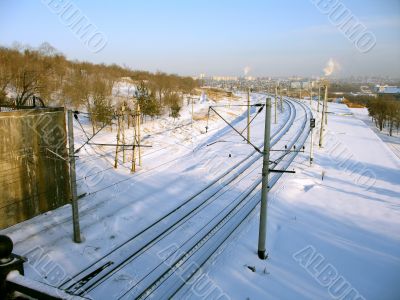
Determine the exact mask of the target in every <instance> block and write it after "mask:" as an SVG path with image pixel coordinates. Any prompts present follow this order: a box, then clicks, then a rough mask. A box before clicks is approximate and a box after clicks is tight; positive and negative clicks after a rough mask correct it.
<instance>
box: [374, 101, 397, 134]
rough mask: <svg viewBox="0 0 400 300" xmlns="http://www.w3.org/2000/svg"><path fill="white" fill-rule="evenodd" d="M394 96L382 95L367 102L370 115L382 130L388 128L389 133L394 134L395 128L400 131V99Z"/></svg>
mask: <svg viewBox="0 0 400 300" xmlns="http://www.w3.org/2000/svg"><path fill="white" fill-rule="evenodd" d="M395 99H396V98H395V97H393V96H380V97H378V98H376V99H373V100H370V101H369V102H368V103H367V108H368V112H369V115H370V116H371V117H372V119H373V120H374V122H375V125H376V127H378V128H379V130H380V131H382V130H383V128H386V127H387V128H388V130H389V135H390V136H392V135H393V130H394V129H396V130H397V131H399V127H400V101H398V100H395Z"/></svg>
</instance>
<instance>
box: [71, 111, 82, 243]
mask: <svg viewBox="0 0 400 300" xmlns="http://www.w3.org/2000/svg"><path fill="white" fill-rule="evenodd" d="M68 145H69V176H70V187H71V196H72V223H73V229H74V242H75V243H81V242H82V240H81V231H80V228H79V207H78V191H77V188H76V173H75V149H74V124H73V116H72V111H71V110H68Z"/></svg>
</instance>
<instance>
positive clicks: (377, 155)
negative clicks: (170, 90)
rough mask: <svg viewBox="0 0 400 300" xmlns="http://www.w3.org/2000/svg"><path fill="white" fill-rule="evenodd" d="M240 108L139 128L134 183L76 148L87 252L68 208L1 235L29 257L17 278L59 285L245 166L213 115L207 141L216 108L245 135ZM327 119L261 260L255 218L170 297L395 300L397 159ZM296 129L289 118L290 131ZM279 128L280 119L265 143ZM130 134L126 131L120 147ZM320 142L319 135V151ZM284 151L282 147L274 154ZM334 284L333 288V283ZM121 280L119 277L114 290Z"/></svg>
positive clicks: (279, 190)
mask: <svg viewBox="0 0 400 300" xmlns="http://www.w3.org/2000/svg"><path fill="white" fill-rule="evenodd" d="M203 100H205V99H203ZM260 101H262V102H263V101H264V96H262V95H252V102H253V103H257V102H260ZM243 103H245V95H242V98H241V99H238V100H236V101H234V102H232V101H228V100H222V101H220V102H218V103H215V102H213V101H211V100H208V101H200V102H198V103H196V104H195V106H194V110H195V116H194V120H195V121H194V122H193V124H192V120H191V106H190V105H188V106H185V107H184V109H183V111H182V117H181V118H179V119H176V120H173V119H172V118H169V117H163V118H161V119H158V120H154V121H148V122H146V123H145V124H143V127H142V130H143V132H142V144H144V145H149V146H152V147H151V148H143V149H142V154H143V163H142V166H141V167H138V171H137V173H135V174H131V173H130V166H131V163H130V158H131V152H132V151H131V150H127V151H126V162H125V163H123V161H122V153H120V156H119V162H120V165H119V167H118V169H117V170H115V169H114V168H113V164H114V155H115V148H108V147H99V146H85V148H84V149H83V150H81V152H80V153H79V158H78V160H77V178H78V187H79V194H83V193H86V197H84V198H82V199H81V200H80V203H79V206H80V221H81V231H82V236H83V238H84V242H83V243H81V244H75V243H73V242H72V240H71V239H72V225H71V208H70V206H68V205H67V206H65V207H62V208H60V209H57V210H55V211H52V212H48V213H46V214H44V215H41V216H38V217H36V218H34V219H32V220H29V221H27V222H24V223H22V224H18V225H16V226H13V227H11V228H8V229H6V230H3V231H2V233H3V234H8V235H10V237H11V238H12V239H13V241H14V243H15V248H14V249H15V250H14V252H15V253H17V254H20V255H25V256H27V257H28V259H29V261H28V263H26V264H25V271H26V276H27V277H29V278H31V279H34V280H38V281H41V282H43V283H45V284H49V285H52V286H59V285H60V284H61V283H62V282H64V281H66V280H67V279H68V278H69V277H71V276H73V275H74V274H76V273H77V272H79V271H80V270H82V269H83V268H85V267H87V266H88V265H90V264H91V263H93V262H95V261H97V260H98V259H99V258H101V257H103V256H104V255H105V254H107V253H109V252H110V251H111V250H112V249H115V248H117V247H118V246H119V245H121V244H122V243H124V242H125V241H126V240H127V239H129V238H130V237H131V236H133V235H134V234H135V233H137V232H140V231H141V230H142V229H143V228H145V227H146V226H148V225H149V224H151V223H152V222H153V221H154V220H156V219H158V218H159V217H161V216H163V215H164V214H165V213H166V212H169V211H171V210H173V209H174V208H175V207H177V206H179V205H180V204H181V203H183V202H184V201H185V200H186V199H188V198H189V197H191V196H193V195H194V194H196V192H197V191H200V190H201V189H202V188H203V187H205V186H206V185H207V184H209V182H211V181H212V180H213V179H216V178H218V176H220V175H221V174H223V173H224V171H226V170H227V169H229V168H230V167H232V166H233V165H235V164H236V163H238V162H239V161H241V160H242V159H243V158H244V157H246V156H247V155H249V153H251V152H252V151H253V148H252V147H250V146H249V145H248V144H247V143H246V142H244V141H243V139H242V138H240V137H238V135H237V134H236V133H234V132H233V131H232V130H231V129H230V128H229V126H227V125H226V124H225V123H224V122H223V121H222V120H221V119H220V118H218V117H216V116H215V114H211V116H210V120H209V124H208V127H209V129H208V131H207V132H206V130H205V127H206V125H207V113H208V106H209V105H214V104H216V105H225V104H226V105H231V106H230V107H229V106H228V107H224V108H218V111H219V112H220V113H221V114H222V116H223V117H225V118H227V119H228V120H229V121H230V122H231V123H232V124H233V125H234V126H235V127H236V128H238V129H239V130H242V129H244V127H245V122H246V107H241V106H234V105H235V104H243ZM305 103H308V101H305ZM256 111H257V110H256V109H255V108H254V109H253V110H252V116H255V115H256ZM329 111H332V112H333V113H334V114H330V115H329V121H328V122H329V124H328V133H327V136H326V140H325V141H326V145H325V147H324V148H323V149H318V148H317V147H315V162H314V165H313V166H312V167H310V166H309V162H308V149H306V153H300V154H299V155H298V157H297V158H296V160H295V161H294V163H293V167H294V168H295V170H296V171H297V173H296V174H286V175H284V176H283V177H282V178H281V179H280V181H279V182H278V184H276V185H275V186H274V187H273V189H272V190H271V192H270V195H269V219H268V239H267V244H268V247H267V248H268V252H269V259H268V260H267V261H260V260H259V259H258V258H257V236H258V215H257V214H256V213H254V214H253V215H252V217H251V218H250V219H249V220H248V222H246V223H245V224H244V225H242V226H241V228H240V230H239V232H238V234H236V235H234V236H233V237H232V238H231V239H230V240H229V242H228V243H226V244H225V246H224V247H223V249H221V252H220V254H219V255H217V256H215V257H214V258H213V259H212V260H211V261H210V263H208V264H206V265H204V267H203V269H202V272H203V273H204V274H205V275H206V276H207V278H206V277H204V278H205V279H206V280H203V282H201V281H200V282H199V281H197V282H196V284H195V285H190V284H188V285H187V288H186V289H184V290H183V291H182V292H181V293H180V294H179V295H177V298H180V297H184V296H185V297H189V298H203V299H209V298H212V297H215V296H218V297H221V298H220V299H227V298H231V299H247V298H249V299H330V298H335V297H333V296H334V295H331V294H330V292H331V293H333V294H334V293H335V292H336V294H337V295H336V296H340V295H339V294H340V289H339V288H340V286H341V283H343V284H344V288H346V289H345V291H343V293H342V294H343V295H345V294H346V293H348V291H352V292H351V293H352V294H351V293H350V294H349V297H348V298H347V299H356V297H353V298H351V296H352V295H361V296H362V297H364V298H365V299H397V298H396V296H398V295H400V289H399V286H398V285H397V284H396V283H397V281H398V278H400V259H399V253H400V211H399V201H400V200H399V199H400V185H399V184H400V176H399V170H400V163H399V160H398V159H397V157H395V156H394V155H393V153H392V152H391V151H390V150H389V149H388V148H387V147H386V146H385V144H384V143H383V142H382V141H381V140H380V139H379V138H378V137H377V136H376V135H375V134H374V132H372V131H371V130H370V129H369V128H368V127H367V126H366V125H365V124H364V123H363V122H362V121H360V120H358V119H357V118H355V117H353V116H351V115H349V112H350V111H349V110H348V109H347V107H346V106H344V105H341V104H331V105H330V109H329ZM263 117H264V113H262V114H260V115H259V116H258V117H257V118H256V119H255V121H254V123H253V124H252V132H251V136H252V141H254V143H255V144H257V145H260V144H261V142H262V138H263V130H264V119H263ZM79 119H80V120H81V122H82V123H83V126H84V128H85V131H87V132H90V125H89V124H88V121H87V119H85V117H84V116H83V115H80V116H79ZM300 119H301V115H298V116H297V117H296V120H297V121H299V120H300ZM286 122H288V111H287V110H285V111H284V112H283V113H282V114H280V115H279V120H278V123H277V124H273V126H272V132H276V131H277V129H278V128H280V127H281V126H283V125H284V124H285V123H286ZM132 132H133V131H132V129H131V128H130V129H127V131H126V135H127V140H128V142H129V141H131V140H132ZM75 133H76V140H77V144H79V143H82V142H83V141H84V140H85V134H84V132H83V131H82V130H81V129H80V126H79V125H78V124H75ZM115 135H116V132H115V127H114V129H113V131H112V132H111V131H110V130H109V129H106V130H105V131H103V132H101V133H100V134H99V135H98V136H97V137H96V138H95V139H94V140H93V142H97V143H100V142H101V143H113V142H115ZM317 136H318V132H317V131H316V132H315V139H314V141H315V142H316V143H317V140H318V139H317ZM289 142H290V140H283V141H282V142H281V143H280V144H279V145H278V147H283V146H284V145H285V143H286V144H287V143H289ZM307 148H308V147H307ZM274 155H275V154H274ZM257 170H258V169H257ZM257 170H254V172H255V173H254V174H250V175H251V176H253V177H251V176H250V177H249V178H248V180H256V179H255V178H256V177H259V172H260V171H261V169H260V170H259V171H257ZM322 176H323V177H324V179H323V180H322ZM251 178H253V179H251ZM248 183H249V182H248V181H246V184H248ZM246 184H244V182H242V183H240V182H239V183H238V184H237V186H236V187H235V188H236V190H237V192H238V193H239V192H241V191H243V190H245V189H246ZM231 192H232V191H231ZM191 226H196V224H191ZM222 250H223V251H222ZM123 254H124V253H121V255H123ZM154 259H156V258H154ZM146 267H147V265H143V269H145V268H146ZM253 267H254V269H253ZM250 269H253V270H254V272H253V271H252V270H250ZM334 275H335V278H339V280H338V281H337V282H336V284H335V282H334V280H333V279H334V278H333V277H334ZM340 276H341V277H340ZM125 277H126V276H125V275H124V274H121V275H120V276H119V277H116V278H115V279H114V282H113V283H115V284H116V283H117V282H118V281H124V280H127V279H126V278H125ZM202 283H203V284H204V285H203V286H202V285H201V284H202ZM105 292H107V291H105ZM110 293H111V292H110ZM111 294H112V293H111ZM112 295H113V294H112ZM221 295H222V296H221ZM104 297H105V298H104V299H111V298H112V297H111V296H110V294H104ZM336 298H340V297H336Z"/></svg>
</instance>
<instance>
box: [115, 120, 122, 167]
mask: <svg viewBox="0 0 400 300" xmlns="http://www.w3.org/2000/svg"><path fill="white" fill-rule="evenodd" d="M117 120H118V121H117V123H118V128H117V146H116V147H115V161H114V168H115V169H116V168H118V151H119V149H118V148H119V147H118V146H119V138H120V130H121V128H120V125H121V124H120V115H119V114H118V112H117Z"/></svg>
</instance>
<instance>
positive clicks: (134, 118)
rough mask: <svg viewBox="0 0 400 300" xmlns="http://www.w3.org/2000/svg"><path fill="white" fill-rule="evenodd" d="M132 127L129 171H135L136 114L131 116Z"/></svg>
mask: <svg viewBox="0 0 400 300" xmlns="http://www.w3.org/2000/svg"><path fill="white" fill-rule="evenodd" d="M132 127H133V146H132V165H131V173H135V172H136V147H135V144H136V140H137V136H136V127H137V117H136V114H135V115H133V116H132Z"/></svg>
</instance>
